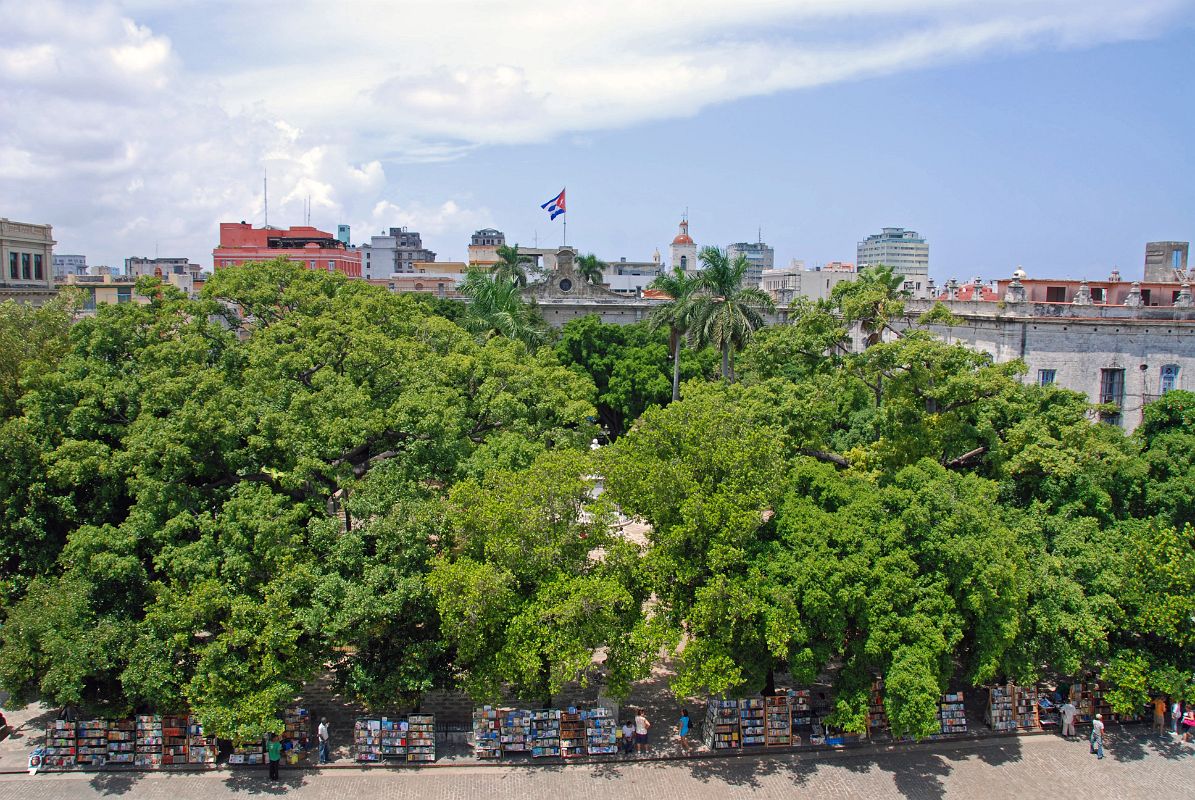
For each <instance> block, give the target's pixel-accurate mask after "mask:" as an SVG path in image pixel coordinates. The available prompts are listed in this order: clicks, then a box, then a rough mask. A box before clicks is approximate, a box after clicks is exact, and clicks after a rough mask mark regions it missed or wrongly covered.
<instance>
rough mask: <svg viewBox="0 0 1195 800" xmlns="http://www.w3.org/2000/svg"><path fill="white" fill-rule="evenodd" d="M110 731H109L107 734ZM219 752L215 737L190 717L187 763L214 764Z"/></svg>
mask: <svg viewBox="0 0 1195 800" xmlns="http://www.w3.org/2000/svg"><path fill="white" fill-rule="evenodd" d="M110 735H111V732H109V736H110ZM219 753H220V747H219V744H218V743H217V742H216V737H214V736H205V735H204V733H203V725H201V724H200V722H199V720H197V719H195V718H194V717H191V718H190V720H189V721H188V723H187V763H188V764H215V763H216V756H217V755H219Z"/></svg>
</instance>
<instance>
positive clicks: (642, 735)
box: [635, 709, 651, 753]
mask: <svg viewBox="0 0 1195 800" xmlns="http://www.w3.org/2000/svg"><path fill="white" fill-rule="evenodd" d="M650 729H651V723H650V722H648V721H647V717H646V716H645V715H644V713H643V709H639V710H638V711H636V712H635V752H637V753H646V752H647V732H648V730H650Z"/></svg>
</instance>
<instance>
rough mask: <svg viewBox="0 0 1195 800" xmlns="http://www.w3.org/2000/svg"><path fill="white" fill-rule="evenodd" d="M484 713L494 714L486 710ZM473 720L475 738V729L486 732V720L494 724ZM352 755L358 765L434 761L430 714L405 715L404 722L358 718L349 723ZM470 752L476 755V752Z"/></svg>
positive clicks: (433, 724) (493, 719) (433, 721)
mask: <svg viewBox="0 0 1195 800" xmlns="http://www.w3.org/2000/svg"><path fill="white" fill-rule="evenodd" d="M479 713H480V712H479ZM486 713H487V714H488V713H495V712H493V711H492V709H489V710H486ZM473 717H474V736H475V737H476V735H477V729H478V726H481V727H482V728H483V729H484V730H487V731H488V730H490V728H489V725H488V723H487V719H488V720H489V721H490V722H496V715H495V716H494V717H486V716H484V715H482V716H479V715H478V714H474V715H473ZM485 741H486V742H491V743H492V742H493V741H494V740H493V738H492V737H488V738H486V739H485ZM353 752H354V753H355V758H356V760H357V762H358V763H361V764H377V763H381V762H382V761H401V762H404V763H419V762H425V763H426V762H432V761H435V760H436V717H435V715H433V714H409V715H408V716H407V717H406V718H405V719H391V718H390V717H362V718H361V719H358V720H357V721H356V722H354V723H353ZM474 752H475V753H476V752H477V751H476V749H475V751H474ZM479 757H482V756H480V755H479ZM491 757H496V756H491Z"/></svg>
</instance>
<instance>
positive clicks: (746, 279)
mask: <svg viewBox="0 0 1195 800" xmlns="http://www.w3.org/2000/svg"><path fill="white" fill-rule="evenodd" d="M740 255H742V256H746V257H747V265H748V266H747V274H746V275H744V276H743V285H744V286H754V287H756V288H759V281H760V279H761V278H762V277H763V272H764V270H765V269H772V268H773V266H774V265H775V259H776V251H775V250H773V249H772V248H770V247H768V246H767V245H766V244H764V243H763V242H735V243H734V244H732V245H728V246H727V247H726V256H727V258H729V259H730V260H731V261H732V262H733V261H734V260H735V259H737V258H738V257H739V256H740Z"/></svg>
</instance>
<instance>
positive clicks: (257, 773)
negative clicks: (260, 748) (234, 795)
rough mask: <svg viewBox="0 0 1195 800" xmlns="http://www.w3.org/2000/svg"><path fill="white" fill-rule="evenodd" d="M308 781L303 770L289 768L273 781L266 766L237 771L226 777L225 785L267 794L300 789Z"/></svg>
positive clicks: (229, 787)
mask: <svg viewBox="0 0 1195 800" xmlns="http://www.w3.org/2000/svg"><path fill="white" fill-rule="evenodd" d="M306 782H307V780H306V778H305V776H304V775H303V773H302V772H294V771H289V770H284V771H283V772H282V774H281V779H280V780H277V781H272V780H270V776H269V775H268V774H267V773H266V770H265V768H262V769H260V770H257V769H253V770H249V769H246V770H245V771H243V772H241V771H237V772H234V773H232V774H231V775H229V776H228V777H227V778H225V779H224V785H225V786H226V787H228V789H229V791H232V792H244V793H245V794H266V795H284V794H286V793H287V792H291V791H294V790H295V789H298V788H299V787H301V786H302V785H303V784H305V783H306Z"/></svg>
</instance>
